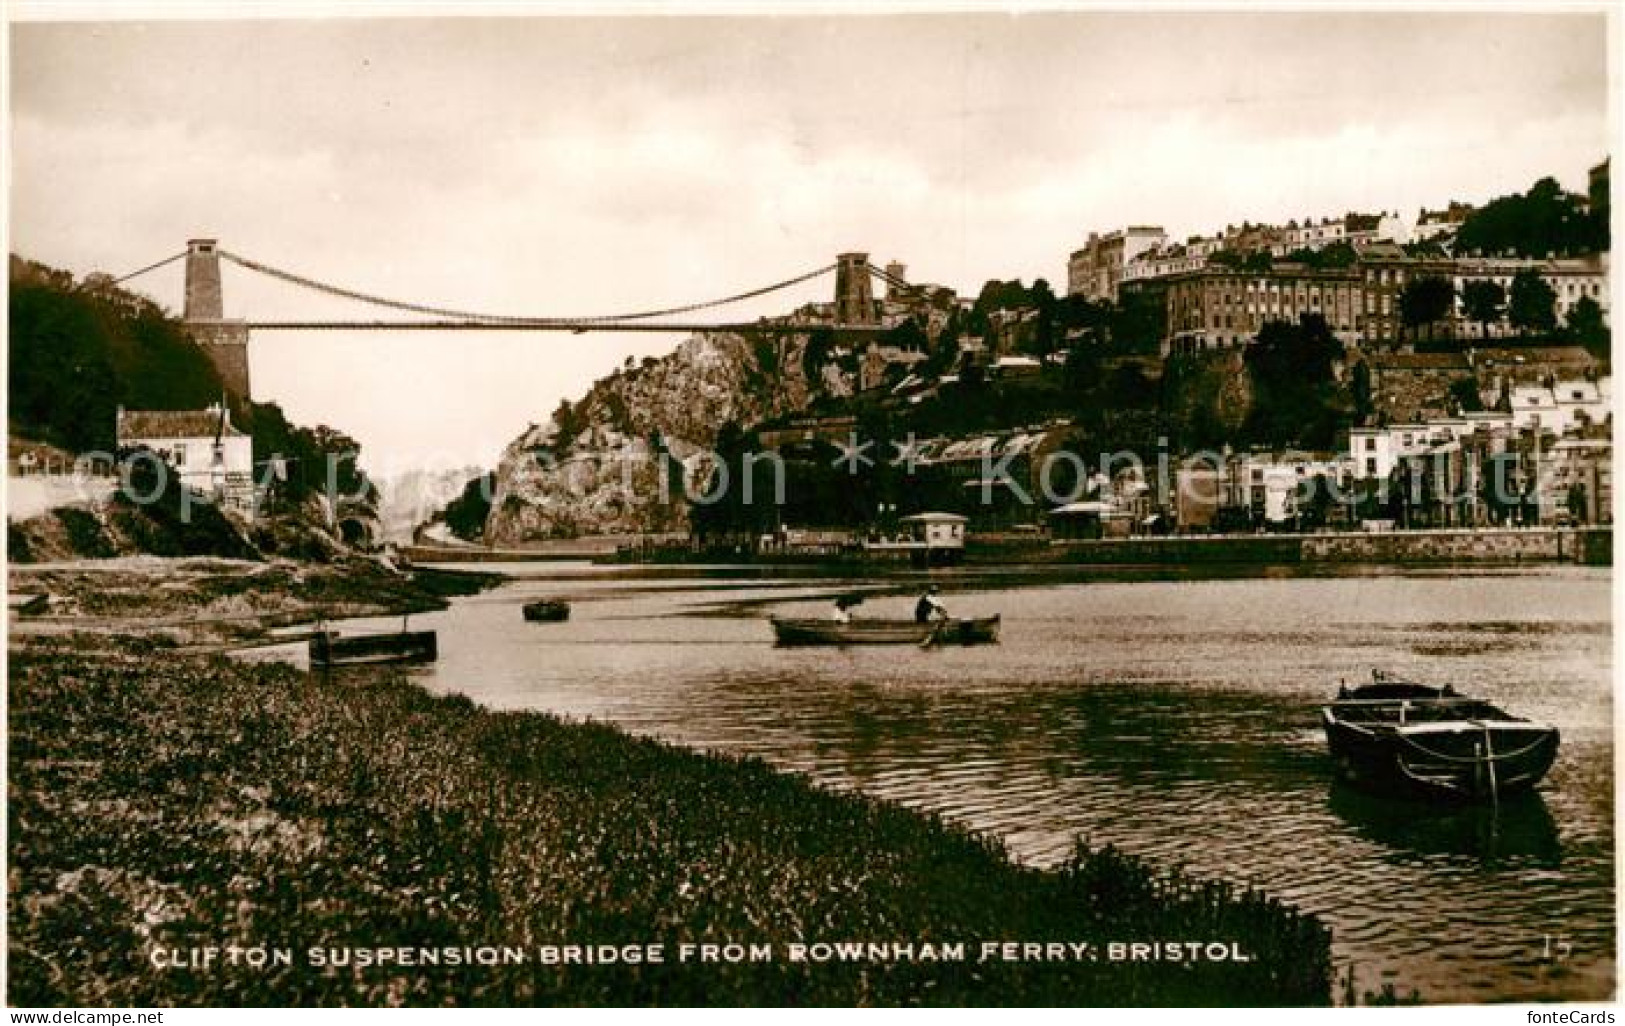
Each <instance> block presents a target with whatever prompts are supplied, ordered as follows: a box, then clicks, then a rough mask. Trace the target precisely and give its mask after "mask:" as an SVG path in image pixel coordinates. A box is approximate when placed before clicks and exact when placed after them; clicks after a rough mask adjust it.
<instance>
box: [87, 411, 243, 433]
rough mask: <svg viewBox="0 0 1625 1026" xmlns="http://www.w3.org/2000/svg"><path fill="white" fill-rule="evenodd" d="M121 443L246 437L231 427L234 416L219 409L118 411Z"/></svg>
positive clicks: (118, 431)
mask: <svg viewBox="0 0 1625 1026" xmlns="http://www.w3.org/2000/svg"><path fill="white" fill-rule="evenodd" d="M117 433H118V438H119V440H120V441H123V440H125V439H132V438H213V437H214V436H215V435H216V434H219V435H221V436H222V437H226V438H242V437H246V436H245V435H244V433H243V432H242V431H239V430H237V428H235V427H234V426H232V423H231V413H230V412H229V411H225V410H222V409H221V408H220V407H218V406H214V407H210V408H209V409H206V410H125V409H120V410H119V411H118V425H117Z"/></svg>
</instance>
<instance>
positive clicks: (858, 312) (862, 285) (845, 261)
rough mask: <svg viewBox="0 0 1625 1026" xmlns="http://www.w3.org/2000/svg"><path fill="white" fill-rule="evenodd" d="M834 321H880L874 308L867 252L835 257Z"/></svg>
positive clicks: (864, 323)
mask: <svg viewBox="0 0 1625 1026" xmlns="http://www.w3.org/2000/svg"><path fill="white" fill-rule="evenodd" d="M835 323H836V324H862V325H869V324H878V323H880V318H879V317H878V316H877V314H876V312H875V297H874V292H873V289H872V288H871V284H870V279H869V254H867V253H842V254H841V255H840V256H838V257H836V258H835Z"/></svg>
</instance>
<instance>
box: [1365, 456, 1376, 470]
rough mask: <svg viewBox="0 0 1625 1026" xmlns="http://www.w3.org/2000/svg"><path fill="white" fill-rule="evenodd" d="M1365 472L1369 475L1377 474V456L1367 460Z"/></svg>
mask: <svg viewBox="0 0 1625 1026" xmlns="http://www.w3.org/2000/svg"><path fill="white" fill-rule="evenodd" d="M1365 472H1366V473H1367V474H1375V473H1376V472H1377V458H1376V457H1375V456H1369V457H1367V458H1366V461H1365Z"/></svg>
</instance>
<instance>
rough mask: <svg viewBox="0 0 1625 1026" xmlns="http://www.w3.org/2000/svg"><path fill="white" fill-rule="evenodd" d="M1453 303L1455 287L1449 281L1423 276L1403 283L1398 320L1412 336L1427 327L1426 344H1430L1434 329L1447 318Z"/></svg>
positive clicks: (1436, 276) (1454, 301) (1433, 276)
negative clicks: (1411, 332)
mask: <svg viewBox="0 0 1625 1026" xmlns="http://www.w3.org/2000/svg"><path fill="white" fill-rule="evenodd" d="M1455 303H1456V286H1455V285H1453V284H1451V282H1450V279H1449V278H1442V277H1439V276H1438V275H1432V274H1429V275H1423V276H1422V277H1419V278H1412V279H1411V280H1410V281H1408V282H1406V283H1405V287H1404V289H1402V290H1401V291H1400V293H1399V316H1400V319H1401V320H1403V321H1404V322H1405V326H1406V327H1407V328H1409V329H1411V330H1412V331H1413V332H1414V331H1415V330H1416V329H1417V328H1420V327H1422V326H1423V325H1426V326H1427V329H1428V341H1430V342H1431V341H1432V340H1433V326H1434V325H1435V324H1437V323H1438V322H1439V321H1442V320H1444V319H1446V318H1447V317H1449V316H1450V311H1451V310H1452V308H1454V306H1455Z"/></svg>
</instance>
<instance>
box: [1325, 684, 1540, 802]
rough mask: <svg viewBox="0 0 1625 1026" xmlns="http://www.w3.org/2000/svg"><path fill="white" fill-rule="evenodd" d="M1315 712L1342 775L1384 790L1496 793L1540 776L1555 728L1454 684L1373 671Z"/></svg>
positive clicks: (1527, 784) (1474, 796)
mask: <svg viewBox="0 0 1625 1026" xmlns="http://www.w3.org/2000/svg"><path fill="white" fill-rule="evenodd" d="M1373 678H1374V680H1373V682H1372V683H1370V684H1366V685H1363V686H1361V687H1357V688H1353V689H1349V688H1346V687H1345V688H1343V689H1342V690H1341V691H1340V692H1339V693H1338V696H1337V699H1336V700H1335V701H1333V702H1332V704H1330V705H1328V706H1326V707H1325V709H1323V710H1322V714H1321V715H1322V719H1323V721H1324V724H1325V728H1326V743H1327V745H1328V747H1329V748H1330V749H1331V754H1332V758H1333V759H1334V760H1336V762H1337V769H1338V773H1339V774H1340V775H1341V776H1342V777H1343V778H1344V779H1347V780H1350V781H1352V782H1355V783H1358V784H1362V785H1367V786H1371V787H1375V788H1380V789H1385V790H1399V791H1406V792H1411V793H1422V794H1430V795H1436V796H1448V797H1454V798H1467V799H1478V800H1481V799H1496V798H1500V797H1502V796H1504V795H1507V794H1511V793H1513V792H1516V791H1524V790H1528V789H1529V788H1532V787H1534V786H1535V784H1537V783H1539V782H1540V779H1541V778H1542V777H1544V776H1545V775H1546V771H1547V770H1548V769H1550V768H1551V766H1552V762H1553V761H1554V760H1555V759H1556V758H1557V745H1558V732H1557V728H1556V727H1553V726H1550V725H1548V724H1544V723H1537V722H1535V721H1533V720H1526V719H1521V718H1519V717H1517V716H1513V715H1511V714H1510V713H1506V712H1503V711H1502V710H1501V709H1498V708H1497V707H1495V706H1494V705H1492V704H1490V703H1489V702H1487V701H1485V700H1484V699H1481V698H1470V697H1468V696H1466V695H1462V694H1460V693H1458V692H1457V691H1456V690H1455V689H1454V688H1453V687H1451V686H1449V685H1445V686H1444V687H1435V686H1433V685H1431V684H1418V683H1415V682H1413V681H1402V680H1394V679H1391V678H1387V677H1383V676H1381V675H1380V674H1373Z"/></svg>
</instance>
